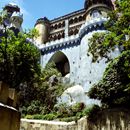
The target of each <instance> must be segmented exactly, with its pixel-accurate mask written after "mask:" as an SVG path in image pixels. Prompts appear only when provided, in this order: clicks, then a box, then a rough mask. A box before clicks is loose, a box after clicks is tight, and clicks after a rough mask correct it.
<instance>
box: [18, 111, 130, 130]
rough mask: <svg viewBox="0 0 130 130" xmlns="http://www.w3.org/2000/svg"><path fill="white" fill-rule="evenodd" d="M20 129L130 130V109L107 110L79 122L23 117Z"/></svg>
mask: <svg viewBox="0 0 130 130" xmlns="http://www.w3.org/2000/svg"><path fill="white" fill-rule="evenodd" d="M20 130H130V111H129V110H126V109H113V110H106V111H103V112H100V113H98V114H95V116H94V118H93V120H91V121H90V120H88V119H87V118H86V117H83V118H82V119H80V120H79V121H77V123H76V122H69V123H67V122H57V121H41V120H27V119H21V128H20Z"/></svg>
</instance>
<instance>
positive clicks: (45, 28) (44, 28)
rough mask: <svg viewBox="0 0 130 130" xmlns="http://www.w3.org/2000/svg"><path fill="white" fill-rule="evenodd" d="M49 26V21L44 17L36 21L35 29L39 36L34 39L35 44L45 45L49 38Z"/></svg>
mask: <svg viewBox="0 0 130 130" xmlns="http://www.w3.org/2000/svg"><path fill="white" fill-rule="evenodd" d="M49 28H50V24H49V20H48V19H47V18H46V17H44V18H40V19H38V20H37V22H36V24H35V29H36V30H38V33H39V36H38V37H37V38H36V42H37V43H40V44H42V43H46V42H47V41H48V37H49V30H50V29H49Z"/></svg>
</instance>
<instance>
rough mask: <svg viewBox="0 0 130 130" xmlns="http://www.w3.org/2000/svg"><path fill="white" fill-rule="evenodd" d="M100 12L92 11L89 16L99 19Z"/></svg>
mask: <svg viewBox="0 0 130 130" xmlns="http://www.w3.org/2000/svg"><path fill="white" fill-rule="evenodd" d="M100 15H101V14H100V12H99V11H98V10H94V11H92V13H91V16H92V17H93V18H98V17H100Z"/></svg>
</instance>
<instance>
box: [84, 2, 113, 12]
mask: <svg viewBox="0 0 130 130" xmlns="http://www.w3.org/2000/svg"><path fill="white" fill-rule="evenodd" d="M98 4H99V5H105V6H107V7H108V8H111V9H113V4H112V1H111V0H85V4H84V8H85V9H86V10H87V9H88V8H90V7H92V6H94V5H98Z"/></svg>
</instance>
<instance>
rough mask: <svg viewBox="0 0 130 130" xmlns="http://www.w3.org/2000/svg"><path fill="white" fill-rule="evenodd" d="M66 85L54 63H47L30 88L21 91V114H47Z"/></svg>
mask: <svg viewBox="0 0 130 130" xmlns="http://www.w3.org/2000/svg"><path fill="white" fill-rule="evenodd" d="M66 88H67V85H64V84H63V83H62V82H61V73H59V72H58V70H57V68H56V66H55V64H54V63H48V64H47V65H46V67H45V68H44V69H43V70H42V72H41V75H40V76H39V78H38V79H37V80H36V82H35V83H33V84H32V85H31V88H29V87H26V88H25V89H23V90H22V91H21V95H22V98H21V104H20V106H21V111H22V114H25V115H26V114H47V113H50V112H52V111H53V108H54V106H55V104H56V103H57V98H58V97H60V96H61V94H62V93H63V92H64V91H65V89H66Z"/></svg>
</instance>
